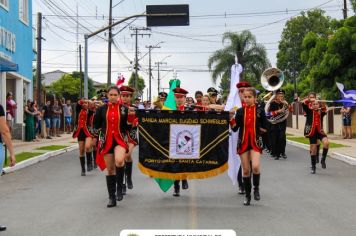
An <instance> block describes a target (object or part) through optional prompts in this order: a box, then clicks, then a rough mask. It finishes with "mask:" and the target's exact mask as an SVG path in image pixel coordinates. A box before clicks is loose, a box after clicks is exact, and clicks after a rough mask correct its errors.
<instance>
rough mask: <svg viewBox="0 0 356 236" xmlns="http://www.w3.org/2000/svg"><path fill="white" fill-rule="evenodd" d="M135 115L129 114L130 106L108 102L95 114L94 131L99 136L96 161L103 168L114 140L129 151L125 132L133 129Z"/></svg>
mask: <svg viewBox="0 0 356 236" xmlns="http://www.w3.org/2000/svg"><path fill="white" fill-rule="evenodd" d="M134 119H135V115H128V108H127V107H126V106H123V105H122V104H119V103H116V104H113V103H110V102H109V103H108V104H105V105H103V106H101V107H99V108H98V109H97V110H96V112H95V116H94V132H95V136H96V137H98V147H97V159H96V163H97V164H98V166H99V167H100V169H101V170H104V169H105V168H106V165H105V161H104V155H105V154H106V153H107V152H108V151H109V150H110V149H111V147H112V145H113V143H114V140H115V143H116V144H117V145H120V146H121V147H123V148H125V149H126V151H128V145H127V143H126V142H125V139H124V134H125V133H126V132H127V131H128V130H130V129H131V124H132V122H133V120H134Z"/></svg>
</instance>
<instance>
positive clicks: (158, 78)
mask: <svg viewBox="0 0 356 236" xmlns="http://www.w3.org/2000/svg"><path fill="white" fill-rule="evenodd" d="M171 56H172V55H168V56H166V57H164V58H163V59H162V60H161V61H159V62H156V63H155V65H157V80H158V93H159V92H160V86H161V80H160V77H159V66H160V65H167V63H166V62H163V61H164V60H165V59H167V58H168V57H171Z"/></svg>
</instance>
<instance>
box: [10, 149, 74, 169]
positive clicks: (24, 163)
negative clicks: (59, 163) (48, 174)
mask: <svg viewBox="0 0 356 236" xmlns="http://www.w3.org/2000/svg"><path fill="white" fill-rule="evenodd" d="M77 148H78V145H72V146H69V147H66V148H63V149H59V150H55V151H50V152H46V153H44V154H42V155H39V156H35V157H32V158H30V159H27V160H24V161H21V162H19V163H16V165H15V166H13V167H6V168H4V169H3V171H4V172H5V174H8V173H11V172H14V171H17V170H20V169H22V168H25V167H27V166H30V165H33V164H36V163H38V162H40V161H44V160H47V159H48V158H50V157H54V156H58V155H60V154H63V153H66V152H70V151H73V150H75V149H77Z"/></svg>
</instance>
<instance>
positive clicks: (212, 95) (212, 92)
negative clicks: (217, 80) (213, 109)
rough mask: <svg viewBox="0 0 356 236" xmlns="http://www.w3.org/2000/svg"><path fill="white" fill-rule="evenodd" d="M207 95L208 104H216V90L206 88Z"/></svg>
mask: <svg viewBox="0 0 356 236" xmlns="http://www.w3.org/2000/svg"><path fill="white" fill-rule="evenodd" d="M207 93H208V94H209V97H210V104H218V93H219V92H218V90H216V89H215V88H213V87H210V88H208V90H207Z"/></svg>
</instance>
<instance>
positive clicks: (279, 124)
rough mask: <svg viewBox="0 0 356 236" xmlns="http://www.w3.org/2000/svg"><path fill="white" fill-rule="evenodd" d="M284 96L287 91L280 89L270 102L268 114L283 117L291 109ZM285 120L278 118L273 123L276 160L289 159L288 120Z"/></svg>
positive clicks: (272, 131)
mask: <svg viewBox="0 0 356 236" xmlns="http://www.w3.org/2000/svg"><path fill="white" fill-rule="evenodd" d="M284 95H285V91H284V90H283V89H278V90H276V91H275V95H273V96H272V97H271V98H270V100H269V101H268V103H269V106H268V107H267V112H268V113H269V114H270V115H271V116H272V117H274V118H276V117H279V116H280V117H281V116H282V114H283V113H285V112H286V109H289V106H288V103H287V102H286V101H285V100H284ZM283 118H284V117H283ZM283 118H280V119H278V118H277V119H276V120H275V121H274V122H271V142H272V143H271V147H272V152H271V155H272V157H274V159H275V160H278V159H279V158H284V159H286V158H287V155H286V153H285V151H286V128H287V120H286V119H283Z"/></svg>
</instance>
